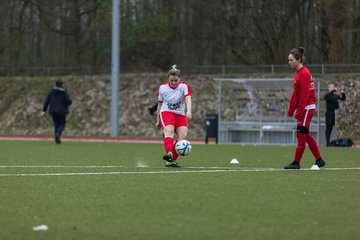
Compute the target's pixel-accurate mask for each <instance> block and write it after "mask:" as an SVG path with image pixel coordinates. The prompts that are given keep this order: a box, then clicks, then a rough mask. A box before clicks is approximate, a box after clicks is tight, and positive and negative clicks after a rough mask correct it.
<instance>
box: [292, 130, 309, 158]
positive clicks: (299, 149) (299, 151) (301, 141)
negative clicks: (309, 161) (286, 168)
mask: <svg viewBox="0 0 360 240" xmlns="http://www.w3.org/2000/svg"><path fill="white" fill-rule="evenodd" d="M296 137H297V140H298V144H297V146H296V151H295V157H294V161H295V162H298V163H300V161H301V158H302V156H303V154H304V151H305V147H306V136H305V134H303V133H300V132H297V133H296Z"/></svg>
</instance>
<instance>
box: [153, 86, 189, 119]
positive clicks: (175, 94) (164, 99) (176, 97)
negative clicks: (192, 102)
mask: <svg viewBox="0 0 360 240" xmlns="http://www.w3.org/2000/svg"><path fill="white" fill-rule="evenodd" d="M187 96H191V88H190V86H189V85H188V84H187V83H185V82H179V84H178V86H177V87H176V88H172V87H170V82H166V83H164V84H162V85H161V86H160V87H159V93H158V101H159V102H161V103H162V105H161V108H160V112H165V111H166V112H173V113H176V114H180V115H185V110H186V109H185V108H186V106H185V97H187Z"/></svg>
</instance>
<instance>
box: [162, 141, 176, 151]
mask: <svg viewBox="0 0 360 240" xmlns="http://www.w3.org/2000/svg"><path fill="white" fill-rule="evenodd" d="M164 148H165V152H167V153H168V152H172V150H173V148H174V140H173V139H172V138H171V137H166V138H164Z"/></svg>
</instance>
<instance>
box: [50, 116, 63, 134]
mask: <svg viewBox="0 0 360 240" xmlns="http://www.w3.org/2000/svg"><path fill="white" fill-rule="evenodd" d="M51 116H52V119H53V122H54V130H55V132H54V133H55V136H58V137H61V135H62V133H63V131H64V129H65V126H66V115H64V114H56V113H53V114H52V115H51Z"/></svg>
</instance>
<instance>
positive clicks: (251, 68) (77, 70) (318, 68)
mask: <svg viewBox="0 0 360 240" xmlns="http://www.w3.org/2000/svg"><path fill="white" fill-rule="evenodd" d="M306 66H307V67H308V68H309V69H310V71H311V72H312V73H313V74H327V73H360V64H307V65H306ZM179 68H180V69H181V70H182V72H183V73H184V74H213V75H222V76H226V75H238V74H249V73H273V74H276V73H278V74H282V73H292V72H293V71H292V70H291V69H290V67H289V66H288V65H287V64H282V65H279V64H270V65H182V66H181V65H180V66H179ZM110 72H111V68H110V67H101V68H99V67H27V68H6V67H0V76H64V75H96V74H110ZM121 72H124V73H127V72H134V70H133V68H129V67H124V68H121ZM148 72H159V69H156V70H154V71H152V70H149V71H148Z"/></svg>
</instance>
